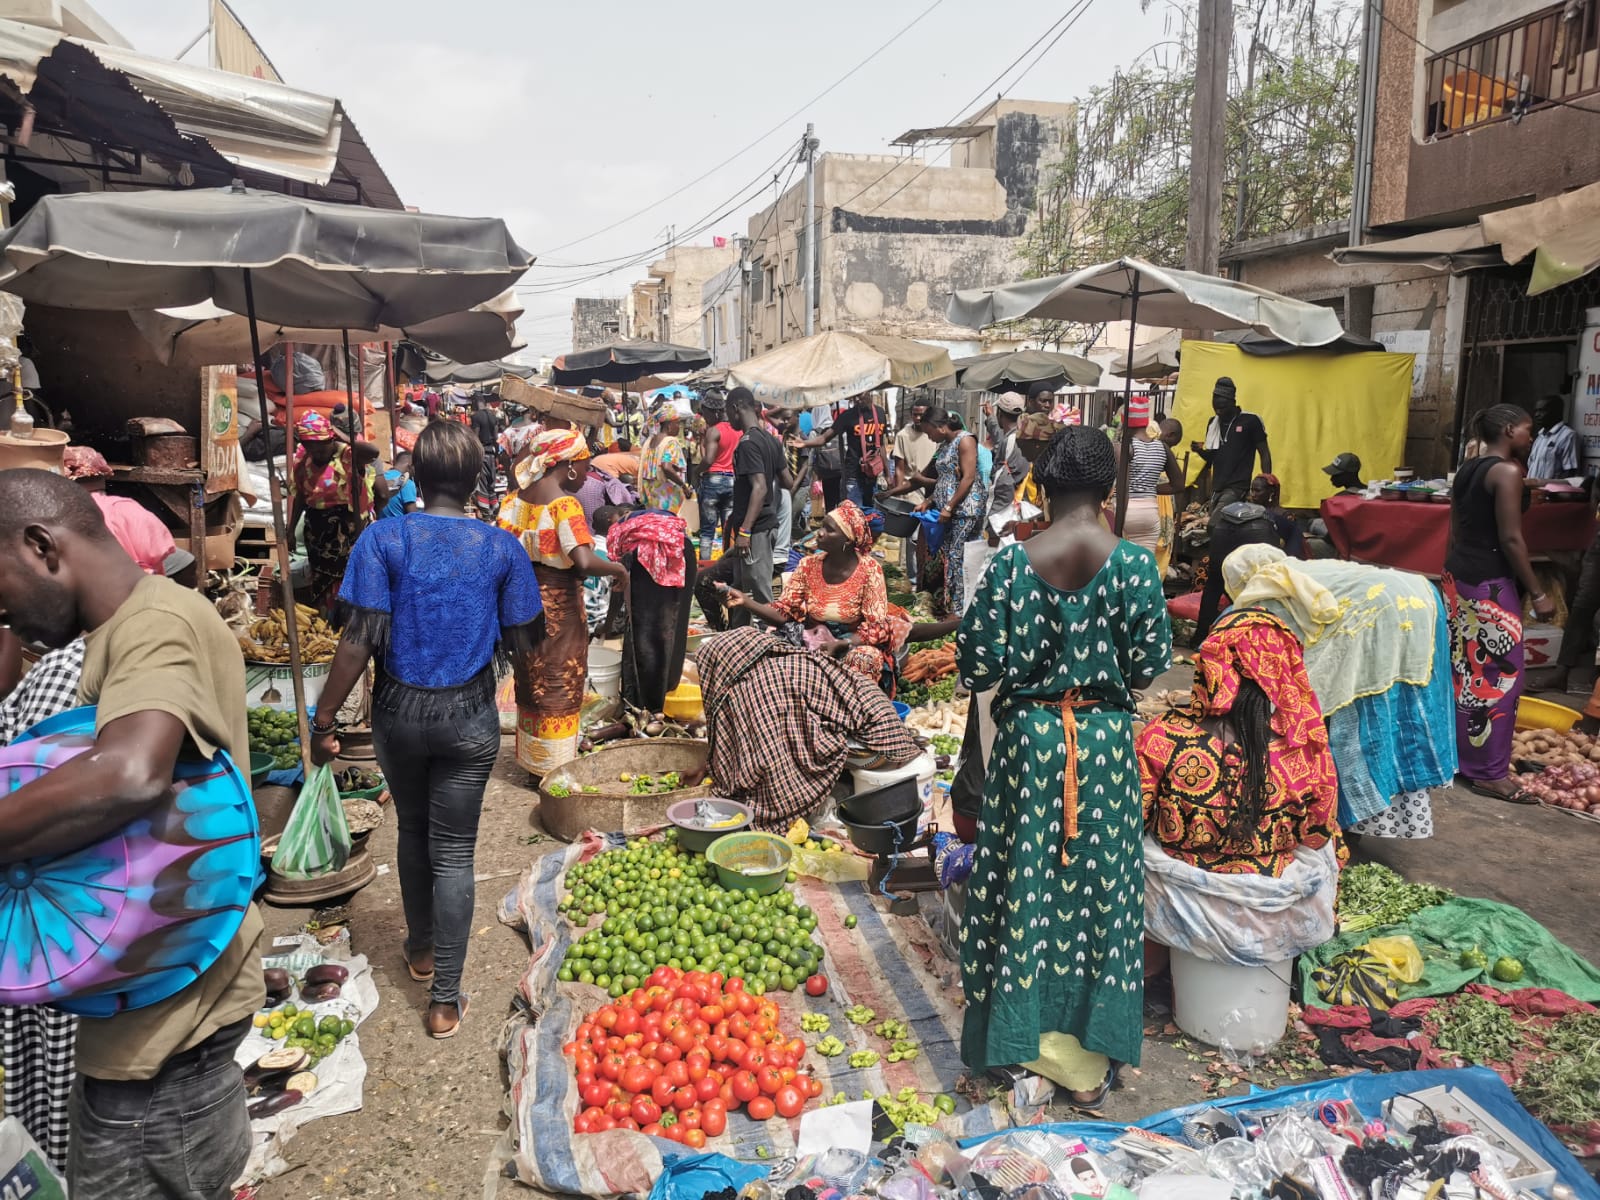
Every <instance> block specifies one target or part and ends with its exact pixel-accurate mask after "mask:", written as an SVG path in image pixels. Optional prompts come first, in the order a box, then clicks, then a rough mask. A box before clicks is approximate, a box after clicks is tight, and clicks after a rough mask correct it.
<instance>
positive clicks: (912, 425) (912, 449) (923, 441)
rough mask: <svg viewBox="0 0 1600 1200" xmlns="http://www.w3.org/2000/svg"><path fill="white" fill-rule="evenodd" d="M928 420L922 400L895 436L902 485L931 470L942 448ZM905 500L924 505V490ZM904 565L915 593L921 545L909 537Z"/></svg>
mask: <svg viewBox="0 0 1600 1200" xmlns="http://www.w3.org/2000/svg"><path fill="white" fill-rule="evenodd" d="M927 417H928V405H927V403H926V402H925V401H918V402H917V403H915V404H913V405H912V406H911V420H910V421H909V422H908V423H907V424H906V425H905V427H904V428H902V429H901V430H900V432H899V433H897V434H895V435H894V452H893V458H894V478H895V482H896V483H898V482H900V481H901V480H903V479H905V478H906V477H907V476H908V475H921V474H922V473H924V472H925V471H927V469H928V466H929V464H931V463H932V462H933V456H934V454H935V452H936V451H937V450H938V449H939V445H938V443H937V442H935V441H934V440H933V439H932V438H931V437H929V436H928V435H927V434H926V433H925V432H923V428H922V427H923V424H924V423H925V422H926V420H927ZM905 498H906V499H907V500H909V501H910V502H911V503H912V504H921V503H922V501H923V499H924V495H923V490H922V489H921V488H916V489H913V490H912V491H909V492H907V493H906V496H905ZM900 563H901V566H902V567H903V568H904V569H905V573H906V578H907V579H909V580H910V581H911V587H912V590H913V591H915V590H916V586H917V582H918V580H917V546H916V539H915V538H906V539H904V541H903V542H902V543H901V558H900Z"/></svg>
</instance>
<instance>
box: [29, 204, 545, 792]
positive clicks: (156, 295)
mask: <svg viewBox="0 0 1600 1200" xmlns="http://www.w3.org/2000/svg"><path fill="white" fill-rule="evenodd" d="M532 263H533V260H532V258H531V257H530V256H529V255H528V253H527V252H526V251H525V250H523V249H522V248H521V247H520V246H518V245H517V244H516V242H515V241H513V240H512V238H511V234H510V231H509V230H507V228H506V226H505V223H504V222H503V221H500V220H498V219H492V218H490V219H485V218H468V217H440V216H431V215H426V214H421V213H408V212H399V211H394V210H390V209H376V208H362V207H358V206H355V205H345V204H326V203H322V202H320V201H314V200H304V199H297V198H295V197H293V196H283V195H279V194H277V193H272V192H253V191H250V190H248V189H246V188H244V187H242V186H239V185H235V186H233V187H231V188H219V189H197V190H192V191H178V192H166V191H159V192H158V191H149V192H86V193H79V194H75V195H67V196H46V197H44V198H43V199H41V200H40V201H39V202H38V203H37V204H35V205H34V206H33V208H31V209H30V210H29V211H28V214H27V215H26V216H25V217H23V218H22V220H20V221H18V222H17V223H16V224H15V225H13V226H12V227H11V228H10V229H7V230H5V231H4V232H0V290H4V291H8V292H11V293H13V294H14V295H17V296H20V297H22V299H24V300H31V301H33V302H35V303H39V304H48V305H53V306H55V307H58V308H88V309H99V310H119V309H120V310H124V311H127V310H134V309H162V308H174V307H182V306H186V305H194V304H201V303H204V302H207V301H209V302H211V303H213V304H215V305H217V306H218V307H219V308H223V309H226V310H228V311H229V312H235V313H240V314H242V315H244V316H245V317H247V318H248V319H249V335H250V343H251V347H250V349H251V356H250V360H251V361H252V362H256V363H259V362H261V346H262V341H261V329H260V327H259V326H260V322H262V321H266V322H269V323H271V324H276V325H285V326H290V327H301V328H315V329H338V330H345V331H348V330H352V329H354V330H361V329H377V328H380V327H384V326H392V327H396V328H406V327H409V326H413V325H418V324H421V323H423V322H426V321H431V320H435V319H437V318H440V317H445V316H449V315H451V314H456V313H462V312H464V311H466V310H469V309H471V308H473V307H474V306H475V305H480V304H485V303H487V302H489V301H491V300H493V299H494V298H495V297H497V296H500V295H501V294H502V293H504V292H505V291H506V290H507V289H508V288H510V287H511V286H512V284H514V283H515V282H516V281H517V280H518V279H519V278H521V277H522V275H523V273H524V272H526V271H527V269H528V268H529V267H530V266H531V265H532ZM341 341H343V343H344V351H345V354H344V357H345V362H346V364H347V365H348V363H349V362H350V346H349V338H348V334H344V335H342V336H341ZM348 373H349V372H348V366H347V375H348ZM351 434H352V437H353V435H354V406H352V408H351ZM351 474H352V486H354V483H355V479H354V476H355V472H352V473H351ZM267 477H268V479H269V481H270V484H271V488H272V518H273V525H274V528H275V532H276V534H277V545H278V577H279V580H280V584H281V586H282V588H283V590H284V611H286V612H290V613H292V612H294V611H295V608H294V587H293V583H292V580H291V576H290V571H289V549H288V533H287V529H286V528H285V520H284V504H283V496H282V493H281V491H280V490H279V482H278V476H277V472H276V471H275V470H274V469H273V464H272V458H271V456H270V455H269V456H268V458H267ZM287 634H288V643H289V669H290V673H291V678H292V682H293V684H294V695H295V707H296V709H297V710H298V713H299V718H300V746H301V756H302V757H301V761H302V762H303V763H304V764H305V766H306V770H307V772H308V773H309V771H310V759H309V753H310V748H311V731H310V725H309V722H308V720H307V717H306V704H305V681H304V678H303V675H302V669H301V658H300V638H299V632H298V629H297V623H296V622H295V621H290V622H289V623H288V628H287Z"/></svg>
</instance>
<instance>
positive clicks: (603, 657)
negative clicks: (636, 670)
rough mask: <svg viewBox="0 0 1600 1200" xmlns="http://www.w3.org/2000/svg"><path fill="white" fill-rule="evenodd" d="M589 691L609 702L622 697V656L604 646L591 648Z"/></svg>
mask: <svg viewBox="0 0 1600 1200" xmlns="http://www.w3.org/2000/svg"><path fill="white" fill-rule="evenodd" d="M589 690H590V691H591V692H593V693H595V695H597V696H604V697H605V698H606V699H607V700H616V699H618V698H619V697H620V696H621V695H622V655H621V654H620V653H619V652H617V651H616V650H607V649H606V648H605V647H604V646H591V647H589Z"/></svg>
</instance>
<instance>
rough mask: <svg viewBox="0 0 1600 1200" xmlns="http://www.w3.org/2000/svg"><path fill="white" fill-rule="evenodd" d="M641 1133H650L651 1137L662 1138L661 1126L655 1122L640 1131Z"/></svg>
mask: <svg viewBox="0 0 1600 1200" xmlns="http://www.w3.org/2000/svg"><path fill="white" fill-rule="evenodd" d="M639 1132H640V1133H648V1134H649V1135H650V1136H651V1137H660V1136H661V1126H659V1125H657V1124H656V1123H655V1122H651V1123H650V1124H649V1125H646V1126H644V1127H643V1128H642V1129H640V1130H639Z"/></svg>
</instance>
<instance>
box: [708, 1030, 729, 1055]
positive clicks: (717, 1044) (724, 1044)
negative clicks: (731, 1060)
mask: <svg viewBox="0 0 1600 1200" xmlns="http://www.w3.org/2000/svg"><path fill="white" fill-rule="evenodd" d="M706 1053H708V1054H709V1055H711V1061H712V1062H727V1061H728V1035H727V1034H717V1033H713V1034H712V1035H711V1036H710V1037H708V1038H707V1039H706Z"/></svg>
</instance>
